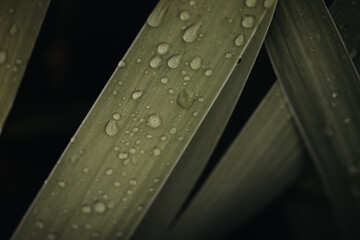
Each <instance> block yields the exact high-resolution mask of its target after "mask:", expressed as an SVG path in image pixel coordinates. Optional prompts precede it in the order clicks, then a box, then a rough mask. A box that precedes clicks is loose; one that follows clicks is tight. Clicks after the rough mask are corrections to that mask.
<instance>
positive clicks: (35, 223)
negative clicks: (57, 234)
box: [34, 220, 45, 229]
mask: <svg viewBox="0 0 360 240" xmlns="http://www.w3.org/2000/svg"><path fill="white" fill-rule="evenodd" d="M34 226H35V227H36V228H38V229H43V228H44V226H45V224H44V222H43V221H41V220H36V221H35V222H34Z"/></svg>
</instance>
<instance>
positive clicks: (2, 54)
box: [0, 50, 7, 64]
mask: <svg viewBox="0 0 360 240" xmlns="http://www.w3.org/2000/svg"><path fill="white" fill-rule="evenodd" d="M6 58H7V55H6V52H5V51H4V50H0V64H3V63H4V62H5V61H6Z"/></svg>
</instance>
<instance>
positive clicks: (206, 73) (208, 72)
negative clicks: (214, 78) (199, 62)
mask: <svg viewBox="0 0 360 240" xmlns="http://www.w3.org/2000/svg"><path fill="white" fill-rule="evenodd" d="M212 74H213V71H212V70H211V69H206V71H205V75H206V76H207V77H210V76H211V75H212Z"/></svg>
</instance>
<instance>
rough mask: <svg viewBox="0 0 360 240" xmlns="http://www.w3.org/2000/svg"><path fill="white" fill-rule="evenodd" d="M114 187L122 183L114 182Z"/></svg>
mask: <svg viewBox="0 0 360 240" xmlns="http://www.w3.org/2000/svg"><path fill="white" fill-rule="evenodd" d="M113 185H114V187H120V186H121V183H120V182H119V181H115V182H114V183H113Z"/></svg>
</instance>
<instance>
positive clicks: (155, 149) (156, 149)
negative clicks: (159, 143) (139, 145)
mask: <svg viewBox="0 0 360 240" xmlns="http://www.w3.org/2000/svg"><path fill="white" fill-rule="evenodd" d="M152 153H153V154H154V156H156V157H157V156H159V155H160V154H161V150H160V149H159V148H158V147H154V148H153V150H152Z"/></svg>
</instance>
